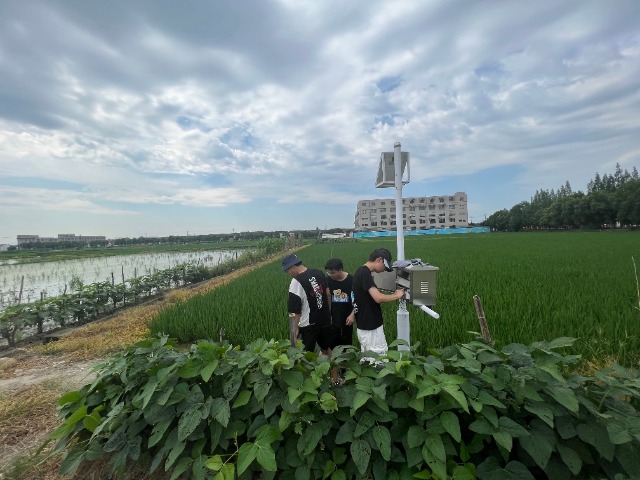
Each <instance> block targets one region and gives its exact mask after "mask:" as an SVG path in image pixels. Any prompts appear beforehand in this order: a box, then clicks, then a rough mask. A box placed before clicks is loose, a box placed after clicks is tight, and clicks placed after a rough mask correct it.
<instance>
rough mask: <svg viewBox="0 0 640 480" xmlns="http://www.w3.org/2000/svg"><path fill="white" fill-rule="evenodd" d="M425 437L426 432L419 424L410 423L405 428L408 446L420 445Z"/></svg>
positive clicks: (415, 446)
mask: <svg viewBox="0 0 640 480" xmlns="http://www.w3.org/2000/svg"><path fill="white" fill-rule="evenodd" d="M426 438H427V432H426V431H425V430H424V428H422V427H421V426H420V425H411V426H410V427H409V430H407V445H408V446H409V448H417V447H421V446H422V444H423V443H424V441H425V439H426Z"/></svg>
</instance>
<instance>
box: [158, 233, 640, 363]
mask: <svg viewBox="0 0 640 480" xmlns="http://www.w3.org/2000/svg"><path fill="white" fill-rule="evenodd" d="M378 247H387V248H389V250H391V252H392V254H393V255H394V258H395V255H396V252H397V249H396V239H395V238H393V237H392V238H380V239H363V240H357V241H356V240H354V241H351V242H343V243H324V244H314V245H311V246H309V247H306V248H304V249H303V250H301V251H299V252H298V255H299V256H300V258H301V259H302V260H303V261H304V263H305V265H307V266H308V267H315V268H320V269H322V268H323V266H324V262H325V261H326V260H327V259H328V258H330V257H339V258H342V259H343V261H344V264H345V270H347V271H349V272H354V271H355V270H356V268H357V267H358V266H359V265H362V264H363V263H364V262H365V261H366V259H367V257H368V255H369V253H370V252H371V251H372V250H374V249H375V248H378ZM405 256H406V258H420V259H422V260H423V261H424V262H428V263H430V264H432V265H435V266H437V267H439V272H438V277H437V304H436V306H435V307H434V310H435V311H437V312H438V313H439V314H440V315H441V317H440V319H439V320H435V319H433V318H431V317H429V316H427V315H426V314H424V313H423V312H422V311H420V310H418V309H416V308H414V307H412V306H409V311H410V322H411V342H412V343H415V342H417V341H419V342H420V347H419V348H420V350H422V351H423V352H426V351H427V349H429V348H440V347H444V346H447V345H450V344H453V343H462V342H468V341H470V340H472V339H474V338H475V337H476V336H477V334H476V333H473V332H479V331H480V328H479V325H478V320H477V315H476V311H475V308H474V303H473V296H474V295H478V296H479V297H480V298H481V300H482V304H483V306H484V311H485V315H486V318H487V321H488V324H489V328H490V330H491V335H492V337H493V339H494V340H495V341H496V343H497V345H505V344H508V343H514V342H517V343H525V344H528V343H531V342H535V341H541V340H552V339H554V338H557V337H576V338H578V341H577V342H576V344H575V347H574V348H575V350H576V353H580V354H582V355H583V356H584V357H585V359H588V360H595V361H598V360H599V361H603V360H604V359H608V358H613V359H616V360H617V361H618V362H620V363H622V364H626V365H634V364H635V365H637V363H638V361H639V360H640V338H639V334H640V300H639V298H638V296H639V292H638V283H637V282H638V280H637V274H636V271H635V269H634V259H635V265H636V267H637V268H638V269H640V232H630V231H603V232H553V233H550V232H545V233H489V234H467V235H446V236H445V235H443V236H437V235H429V236H420V237H417V236H416V237H405ZM289 281H290V278H289V277H288V276H287V275H286V274H285V273H283V272H282V271H281V269H280V262H279V260H276V261H274V262H273V263H271V264H269V265H266V266H264V267H262V268H260V269H257V270H255V271H253V272H252V273H250V274H248V275H245V276H243V277H241V278H239V279H237V280H235V281H234V282H232V283H230V284H228V285H225V286H223V287H221V288H218V289H216V290H214V291H212V292H210V293H209V294H207V295H205V296H202V297H198V298H195V299H192V300H190V301H188V302H185V303H182V304H178V305H176V306H175V307H173V308H171V309H168V310H165V311H163V312H162V313H161V314H160V315H159V316H158V317H157V318H156V319H155V320H154V321H153V322H152V323H151V325H150V326H151V329H152V331H153V332H164V333H167V334H169V335H171V336H173V337H177V338H178V339H180V340H181V341H192V340H196V339H204V338H206V339H216V338H218V336H219V331H220V328H221V327H223V328H224V329H225V331H226V335H227V337H228V338H229V339H230V341H232V342H233V343H237V344H246V343H249V342H250V341H252V340H253V339H255V338H258V337H262V338H267V339H270V338H277V339H280V338H288V331H287V328H288V319H287V308H286V301H287V288H288V285H289ZM383 310H384V314H385V331H386V334H387V340H388V341H389V342H391V341H392V340H394V339H395V338H396V310H397V304H396V303H395V302H394V303H390V304H385V305H383ZM354 342H355V339H354Z"/></svg>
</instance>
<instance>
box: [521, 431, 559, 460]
mask: <svg viewBox="0 0 640 480" xmlns="http://www.w3.org/2000/svg"><path fill="white" fill-rule="evenodd" d="M518 441H519V442H520V445H522V448H524V449H525V450H526V452H527V453H528V454H529V455H531V458H533V460H534V461H535V462H536V464H538V466H539V467H540V468H542V469H544V468H545V467H546V466H547V463H548V462H549V458H550V457H551V453H552V452H553V446H552V445H551V443H550V441H549V439H547V438H545V437H544V436H543V435H541V434H539V433H536V432H535V431H533V430H532V431H531V434H530V435H529V436H527V437H521V438H519V439H518Z"/></svg>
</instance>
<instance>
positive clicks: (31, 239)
mask: <svg viewBox="0 0 640 480" xmlns="http://www.w3.org/2000/svg"><path fill="white" fill-rule="evenodd" d="M17 240H18V246H20V245H23V244H25V243H56V242H85V243H90V242H99V241H106V240H107V237H105V236H101V235H76V234H75V233H59V234H58V237H57V238H56V237H41V236H39V235H18V237H17Z"/></svg>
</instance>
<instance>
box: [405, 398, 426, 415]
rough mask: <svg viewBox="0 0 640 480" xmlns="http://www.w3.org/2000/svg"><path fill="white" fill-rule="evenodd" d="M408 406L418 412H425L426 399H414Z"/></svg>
mask: <svg viewBox="0 0 640 480" xmlns="http://www.w3.org/2000/svg"><path fill="white" fill-rule="evenodd" d="M408 406H409V407H410V408H413V409H414V410H415V411H416V412H424V397H423V398H412V399H411V400H409V404H408Z"/></svg>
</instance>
